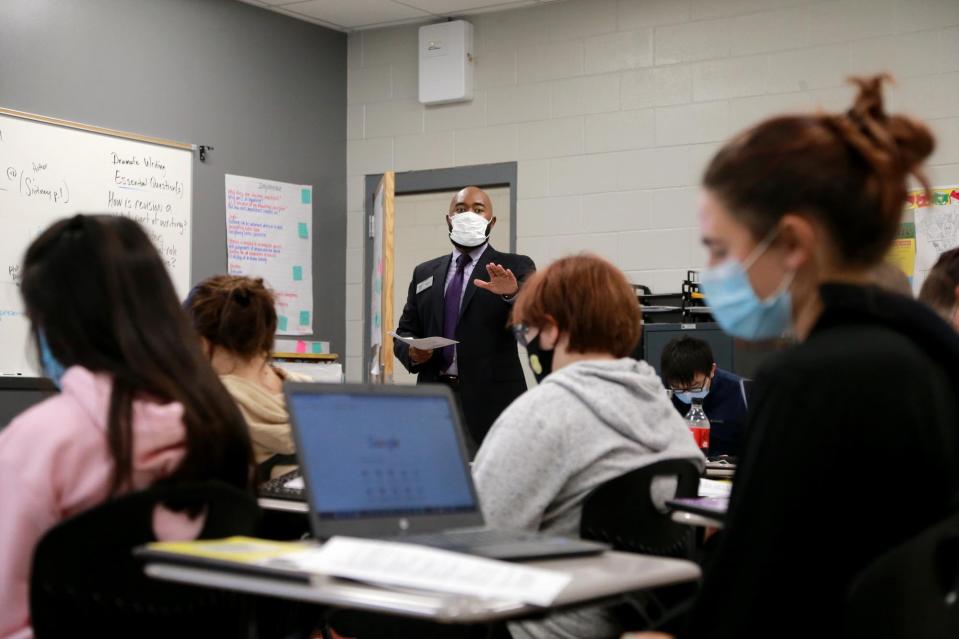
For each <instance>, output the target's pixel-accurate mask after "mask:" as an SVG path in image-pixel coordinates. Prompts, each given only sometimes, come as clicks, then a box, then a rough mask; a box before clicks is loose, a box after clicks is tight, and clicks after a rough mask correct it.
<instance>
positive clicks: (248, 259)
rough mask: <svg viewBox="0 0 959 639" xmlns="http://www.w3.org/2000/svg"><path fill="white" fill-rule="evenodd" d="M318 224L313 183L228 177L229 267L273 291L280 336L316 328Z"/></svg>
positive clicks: (308, 331)
mask: <svg viewBox="0 0 959 639" xmlns="http://www.w3.org/2000/svg"><path fill="white" fill-rule="evenodd" d="M312 227H313V187H312V186H309V185H306V184H289V183H286V182H276V181H274V180H261V179H258V178H250V177H242V176H239V175H227V176H226V250H227V271H228V272H229V273H230V275H248V276H251V277H262V278H263V281H264V282H265V283H266V285H267V286H268V287H269V288H271V289H272V290H273V293H274V295H275V297H276V313H277V331H276V332H277V334H278V335H308V334H310V333H312V332H313V249H312V246H313V242H312V239H311V238H312V234H313V228H312Z"/></svg>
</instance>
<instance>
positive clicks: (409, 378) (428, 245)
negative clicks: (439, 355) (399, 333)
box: [393, 186, 512, 384]
mask: <svg viewBox="0 0 959 639" xmlns="http://www.w3.org/2000/svg"><path fill="white" fill-rule="evenodd" d="M483 190H484V191H486V194H487V195H489V197H490V201H491V203H492V204H493V215H495V216H496V225H495V226H494V227H493V232H492V233H490V245H491V246H493V247H502V248H501V250H504V251H507V250H509V249H508V248H507V247H509V245H510V242H509V229H510V219H511V217H512V216H511V211H510V198H509V193H510V191H509V187H503V186H498V187H492V188H487V189H483ZM457 191H459V189H454V190H451V191H437V192H434V193H412V194H407V195H399V194H398V195H397V196H396V202H395V204H394V205H393V206H394V208H393V210H394V213H393V216H394V218H393V219H394V235H393V246H394V250H393V264H394V273H395V281H396V284H395V285H394V286H393V316H394V317H395V318H396V321H397V322H398V321H399V319H400V316H401V315H402V313H403V305H404V304H406V296H407V293H408V292H409V291H408V285H409V278H410V276H411V274H412V273H413V269H414V268H416V266H417V265H418V264H422V263H423V262H426V261H427V260H431V259H433V258H434V257H437V256H439V255H445V254H447V253H449V252H450V250H451V248H450V238H449V234H448V232H447V230H446V222H445V219H444V216H445V215H446V212H447V211H448V210H449V205H450V201H451V200H452V199H453V196H454V195H455V194H456V192H457ZM475 275H476V277H480V276H483V274H482V273H476V274H475ZM484 279H486V278H485V277H484ZM393 383H395V384H415V383H416V375H411V374H410V373H407V372H406V369H404V368H403V365H402V364H400V363H399V362H396V365H395V366H394V368H393Z"/></svg>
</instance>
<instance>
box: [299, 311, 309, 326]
mask: <svg viewBox="0 0 959 639" xmlns="http://www.w3.org/2000/svg"><path fill="white" fill-rule="evenodd" d="M309 323H310V312H309V311H300V326H307V325H308V324H309Z"/></svg>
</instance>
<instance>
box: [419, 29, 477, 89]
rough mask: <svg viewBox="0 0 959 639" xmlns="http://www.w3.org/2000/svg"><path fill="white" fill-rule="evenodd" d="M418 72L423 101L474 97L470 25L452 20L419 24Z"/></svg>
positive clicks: (471, 32)
mask: <svg viewBox="0 0 959 639" xmlns="http://www.w3.org/2000/svg"><path fill="white" fill-rule="evenodd" d="M419 71H420V93H419V98H420V102H421V103H422V104H443V103H447V102H463V101H466V100H472V99H473V25H472V24H470V23H469V22H466V21H465V20H453V21H451V22H441V23H439V24H430V25H426V26H424V27H420V31H419Z"/></svg>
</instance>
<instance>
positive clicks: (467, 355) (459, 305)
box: [393, 186, 536, 450]
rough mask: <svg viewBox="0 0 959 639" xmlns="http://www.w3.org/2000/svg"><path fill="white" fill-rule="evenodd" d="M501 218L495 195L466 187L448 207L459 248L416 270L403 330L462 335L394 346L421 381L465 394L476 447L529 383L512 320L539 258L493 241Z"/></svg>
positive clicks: (420, 334)
mask: <svg viewBox="0 0 959 639" xmlns="http://www.w3.org/2000/svg"><path fill="white" fill-rule="evenodd" d="M495 224H496V218H495V217H494V216H493V206H492V204H491V202H490V199H489V196H488V195H487V194H486V193H485V192H484V191H483V190H482V189H480V188H478V187H475V186H468V187H466V188H465V189H463V190H461V191H459V192H458V193H457V194H456V195H455V196H454V197H453V200H452V202H450V208H449V212H448V213H447V215H446V225H447V227H448V228H449V230H450V241H451V242H452V243H453V251H452V253H450V254H446V255H441V256H440V257H437V258H435V259H432V260H430V261H428V262H424V263H423V264H420V265H419V266H417V267H416V268H415V269H414V270H413V279H412V281H411V282H410V287H409V293H408V295H407V299H406V305H405V306H404V307H403V316H402V317H401V318H400V322H399V326H398V327H397V331H396V332H397V334H399V335H402V336H404V337H410V336H411V337H431V336H435V335H442V336H443V337H448V338H450V339H455V340H457V341H458V342H460V343H459V344H458V345H456V346H448V347H446V348H443V349H437V350H435V351H434V350H420V349H417V348H413V347H411V346H409V345H408V344H404V343H403V342H401V341H400V340H394V341H393V352H394V353H395V354H396V357H397V358H398V359H399V360H400V361H401V362H402V363H403V366H405V367H406V370H408V371H409V372H410V373H415V374H416V375H417V383H418V384H425V383H440V384H445V385H447V386H449V387H450V388H451V389H452V390H453V392H454V393H455V394H456V395H457V397H458V399H459V401H460V404H461V406H462V407H463V414H464V416H465V419H466V427H467V430H468V431H469V435H470V437H471V438H472V440H473V441H472V442H470V444H471V445H472V446H473V447H474V450H475V447H478V446H479V445H480V444H481V443H482V442H483V438H484V437H485V436H486V432H487V431H488V430H489V429H490V426H492V424H493V422H494V421H495V420H496V418H497V417H499V414H500V413H501V412H503V409H505V408H506V407H507V406H508V405H509V404H510V402H512V401H513V400H514V399H516V398H517V397H518V396H519V395H521V394H522V393H523V392H525V391H526V380H525V378H524V377H523V369H522V367H521V366H520V362H519V356H518V355H517V353H516V341H515V340H514V339H513V335H512V333H511V332H510V330H509V328H508V326H507V322H508V321H509V315H510V310H511V308H512V302H513V297H514V296H515V295H516V293H518V292H519V287H520V283H521V282H522V281H523V280H524V279H525V278H526V276H527V275H529V274H530V273H532V272H533V271H534V270H535V269H536V265H535V264H533V260H531V259H530V258H528V257H526V256H525V255H515V254H512V253H500V252H499V251H497V250H496V249H494V248H493V247H492V246H490V245H489V235H490V231H492V229H493V226H494V225H495ZM486 278H488V279H486Z"/></svg>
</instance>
